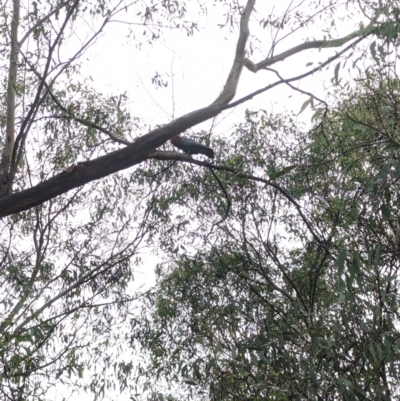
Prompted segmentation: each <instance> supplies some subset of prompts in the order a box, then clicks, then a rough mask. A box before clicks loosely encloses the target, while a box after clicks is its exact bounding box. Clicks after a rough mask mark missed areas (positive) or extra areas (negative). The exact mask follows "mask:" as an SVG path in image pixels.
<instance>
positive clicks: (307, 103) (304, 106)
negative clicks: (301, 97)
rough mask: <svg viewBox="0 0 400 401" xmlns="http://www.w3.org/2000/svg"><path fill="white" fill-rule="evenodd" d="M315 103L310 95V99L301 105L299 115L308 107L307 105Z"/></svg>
mask: <svg viewBox="0 0 400 401" xmlns="http://www.w3.org/2000/svg"><path fill="white" fill-rule="evenodd" d="M312 103H313V98H312V97H310V98H309V99H308V100H306V101H305V102H304V103H303V105H302V106H301V109H300V111H299V114H297V115H298V116H299V115H300V114H301V113H302V112H303V111H304V110H305V109H306V108H307V106H309V105H310V104H311V105H312Z"/></svg>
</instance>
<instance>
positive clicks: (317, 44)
mask: <svg viewBox="0 0 400 401" xmlns="http://www.w3.org/2000/svg"><path fill="white" fill-rule="evenodd" d="M375 29H376V27H373V26H372V25H368V26H367V27H366V28H362V29H359V30H357V31H355V32H352V33H350V34H348V35H347V36H344V37H343V38H339V39H333V40H313V41H311V42H306V43H302V44H301V45H298V46H295V47H292V48H291V49H289V50H286V51H285V52H283V53H281V54H278V55H277V56H274V57H269V58H266V59H264V60H262V61H260V62H258V63H256V64H255V63H253V62H252V61H251V60H249V59H246V60H245V61H244V66H245V67H246V68H247V69H248V70H250V71H251V72H254V73H256V72H257V71H259V70H262V69H264V68H265V67H268V66H270V65H273V64H275V63H277V62H279V61H283V60H285V59H286V58H288V57H290V56H293V55H294V54H297V53H301V52H302V51H304V50H308V49H327V48H331V47H340V46H343V45H344V44H345V43H347V42H349V41H350V40H352V39H355V38H357V37H363V38H365V37H367V36H368V35H371V34H372V33H374V31H375Z"/></svg>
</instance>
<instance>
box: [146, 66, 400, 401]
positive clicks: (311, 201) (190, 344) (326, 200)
mask: <svg viewBox="0 0 400 401" xmlns="http://www.w3.org/2000/svg"><path fill="white" fill-rule="evenodd" d="M399 105H400V85H399V81H398V78H397V77H396V76H395V75H394V74H393V70H392V69H391V68H390V67H387V69H386V74H384V75H381V74H378V73H376V72H370V73H368V75H367V76H366V77H365V78H364V79H362V80H360V81H359V82H358V87H357V89H356V90H354V89H352V90H349V91H348V93H347V94H345V95H344V94H343V91H342V92H341V98H340V99H339V100H338V101H337V103H336V105H335V107H334V109H333V110H331V111H330V112H328V113H327V114H326V115H325V116H324V119H323V120H322V122H320V123H318V124H316V125H315V127H314V128H313V129H312V130H311V131H309V132H303V131H302V130H300V129H298V128H297V127H296V126H295V125H294V121H293V120H292V119H288V118H286V119H282V118H279V119H278V118H276V117H273V116H271V115H268V114H267V113H265V112H264V111H261V112H252V113H250V112H248V113H247V118H246V122H245V123H243V124H240V125H239V126H238V127H237V129H236V131H235V134H234V135H232V138H231V139H230V141H223V144H218V145H217V146H218V148H219V149H223V153H222V154H221V158H222V159H223V160H226V161H230V162H231V163H233V164H235V163H239V164H240V166H241V168H242V169H243V170H244V171H245V172H246V174H249V175H257V176H258V177H264V178H265V177H269V180H270V181H269V182H268V181H266V182H264V183H256V182H254V180H252V179H246V178H240V177H237V176H236V177H235V176H234V175H229V176H227V175H226V174H225V173H217V174H218V175H219V179H220V180H221V181H222V182H224V186H225V187H226V193H227V194H228V197H229V201H230V202H231V204H232V205H231V208H230V211H229V214H228V217H227V218H226V219H224V220H223V221H220V222H218V220H219V219H221V216H224V202H225V203H226V202H227V200H228V199H226V198H225V199H224V195H223V194H221V193H220V191H219V190H218V183H217V182H216V181H215V180H214V178H213V177H212V175H210V173H207V172H206V173H205V175H202V174H201V173H200V172H198V171H197V172H195V171H193V169H192V168H188V171H186V172H185V173H186V174H182V171H180V170H181V166H177V167H176V168H175V169H174V170H173V169H171V170H172V172H171V175H172V176H171V177H170V178H169V180H168V182H169V183H170V184H171V183H175V187H174V189H173V190H172V189H171V185H169V187H168V188H169V190H170V192H169V193H167V192H166V191H165V190H164V189H163V188H160V190H159V193H158V195H157V197H158V199H159V202H161V203H163V204H164V205H165V206H164V209H165V210H166V211H165V212H163V216H171V215H173V212H172V210H173V209H172V208H173V207H174V205H175V203H176V201H175V196H176V194H177V193H179V194H181V193H184V201H183V202H182V203H181V204H180V215H179V216H176V219H173V220H171V219H169V218H166V219H164V220H163V227H164V229H165V232H163V234H162V235H163V236H164V238H165V237H167V238H168V241H166V240H164V250H165V251H166V252H167V253H168V255H169V260H168V261H166V262H165V263H164V264H162V265H160V270H159V280H160V285H161V286H160V289H159V290H158V291H156V292H155V293H154V300H153V302H151V303H150V304H149V305H150V307H151V308H152V310H153V314H152V318H151V319H150V320H149V325H148V327H147V330H145V331H144V332H143V333H142V334H141V335H142V337H141V341H142V344H143V346H144V347H145V348H146V349H148V350H149V351H150V354H149V355H150V358H151V364H150V366H149V368H150V372H151V374H154V372H156V373H157V377H160V378H165V380H167V381H168V382H174V383H180V385H182V386H185V387H186V389H187V392H188V393H192V394H193V399H207V400H208V399H212V400H275V399H276V400H292V399H298V400H303V399H310V400H311V399H312V400H315V399H318V400H337V399H345V400H359V399H360V400H361V399H367V400H390V399H397V396H398V394H399V388H398V382H399V374H400V365H399V363H400V353H399V345H400V342H399V341H400V338H399V332H398V319H399V301H400V299H399V295H398V285H399V267H400V266H399V249H398V247H399V235H400V233H399V226H398V224H399V221H400V209H399V206H400V191H399V189H398V181H399V179H400V162H399V156H400V154H399V149H400V137H399V135H400V134H399V132H400V131H399V128H398V115H399V112H400V109H399ZM316 112H317V113H322V112H323V110H316ZM277 133H278V135H277ZM277 138H279V139H277ZM200 182H201V183H203V185H201V186H200ZM216 194H218V195H216ZM181 198H182V196H181V195H180V196H179V199H181ZM199 205H201V206H199ZM153 213H155V214H157V216H159V217H161V218H162V217H163V216H160V212H159V208H156V209H154V210H153ZM182 216H185V218H183V217H182ZM210 220H214V221H210ZM194 221H196V223H193V222H194ZM182 227H183V228H182ZM182 231H183V232H184V236H182ZM164 233H168V235H167V236H166V235H164ZM160 242H162V241H160ZM191 244H195V246H193V245H191ZM149 380H150V382H151V381H152V380H151V377H150V378H149ZM153 383H154V382H153ZM155 384H156V387H155V389H154V391H155V392H157V381H156V382H155ZM166 394H168V391H166ZM173 394H174V389H173V388H172V392H170V396H171V399H185V397H182V398H180V397H173V396H172V395H173Z"/></svg>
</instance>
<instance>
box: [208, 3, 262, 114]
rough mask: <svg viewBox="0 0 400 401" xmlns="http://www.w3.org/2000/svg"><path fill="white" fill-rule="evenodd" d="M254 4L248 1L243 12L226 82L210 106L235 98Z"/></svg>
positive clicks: (222, 103)
mask: <svg viewBox="0 0 400 401" xmlns="http://www.w3.org/2000/svg"><path fill="white" fill-rule="evenodd" d="M255 2H256V0H248V2H247V4H246V7H245V9H244V11H243V14H242V17H241V20H240V34H239V39H238V42H237V45H236V54H235V59H234V61H233V65H232V68H231V71H230V73H229V75H228V79H227V80H226V83H225V86H224V89H223V90H222V92H221V94H220V95H219V96H218V97H217V99H216V100H215V101H214V102H213V103H212V104H211V105H212V106H213V105H224V104H228V103H229V102H230V101H231V100H232V99H233V98H234V97H235V94H236V89H237V86H238V83H239V78H240V74H241V73H242V69H243V65H244V62H245V57H244V56H245V49H246V42H247V39H248V37H249V33H250V31H249V18H250V15H251V12H252V11H253V8H254V4H255Z"/></svg>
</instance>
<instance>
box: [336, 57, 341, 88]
mask: <svg viewBox="0 0 400 401" xmlns="http://www.w3.org/2000/svg"><path fill="white" fill-rule="evenodd" d="M339 69H340V62H339V63H337V64H336V67H335V85H339Z"/></svg>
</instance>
